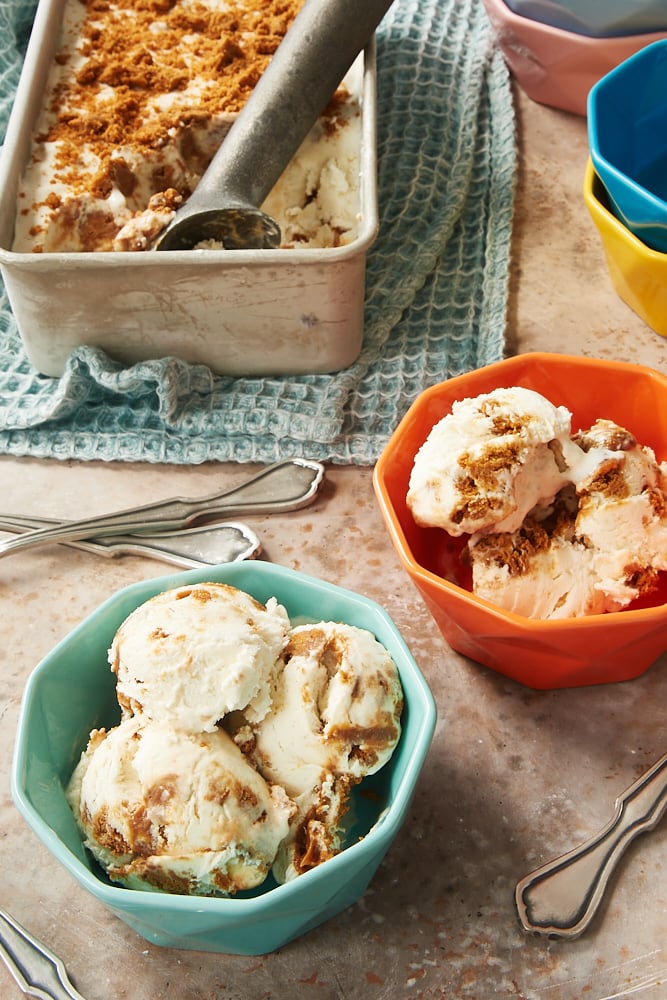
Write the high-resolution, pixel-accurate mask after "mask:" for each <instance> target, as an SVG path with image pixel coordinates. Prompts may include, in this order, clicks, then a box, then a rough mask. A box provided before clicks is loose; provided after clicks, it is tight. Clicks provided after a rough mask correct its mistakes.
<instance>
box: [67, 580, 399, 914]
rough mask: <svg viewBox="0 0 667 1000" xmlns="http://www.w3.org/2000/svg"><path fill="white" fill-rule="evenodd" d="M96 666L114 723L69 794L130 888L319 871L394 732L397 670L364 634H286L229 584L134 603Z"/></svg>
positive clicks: (227, 885)
mask: <svg viewBox="0 0 667 1000" xmlns="http://www.w3.org/2000/svg"><path fill="white" fill-rule="evenodd" d="M109 660H110V663H111V668H112V670H113V671H114V672H115V673H116V675H117V683H116V692H117V697H118V701H119V705H120V707H121V721H120V723H119V724H118V725H117V726H115V727H113V728H111V729H110V730H106V729H95V730H93V731H92V732H91V734H90V737H89V741H88V745H87V747H86V749H85V750H84V752H83V753H82V755H81V758H80V760H79V762H78V764H77V766H76V768H75V770H74V772H73V774H72V776H71V779H70V781H69V784H68V787H67V797H68V801H69V803H70V806H71V808H72V810H73V813H74V816H75V818H76V821H77V824H78V826H79V828H80V830H81V832H82V835H83V838H84V843H85V845H86V847H87V848H88V850H89V851H90V853H91V854H92V855H93V857H94V858H95V859H96V860H97V862H98V863H99V864H100V865H101V867H102V868H103V869H104V870H105V871H106V872H107V874H108V875H109V877H110V878H111V880H112V881H114V882H117V883H119V884H121V885H124V886H126V887H128V888H142V889H149V890H161V891H167V892H177V893H192V894H200V895H233V894H235V893H236V892H239V891H242V890H246V889H253V888H256V887H257V886H260V885H262V883H263V882H264V881H265V880H266V878H267V876H268V874H269V873H272V874H273V877H274V878H275V880H276V881H277V882H279V883H282V882H286V881H289V880H291V879H293V878H295V877H297V876H298V875H300V874H302V873H303V872H304V871H307V870H308V869H310V868H314V867H316V866H317V865H319V864H321V863H322V862H323V861H326V860H327V859H328V858H331V857H333V856H334V855H336V854H337V853H339V852H340V851H341V850H342V849H343V847H344V846H345V821H346V817H347V814H348V810H349V795H350V791H351V790H352V788H353V787H354V786H355V785H356V784H358V783H359V782H361V781H362V780H363V779H364V778H365V777H366V776H367V775H370V774H373V773H375V772H376V771H377V770H379V768H381V767H382V766H383V765H384V764H385V763H386V762H387V761H388V760H389V758H390V757H391V755H392V753H393V751H394V749H395V747H396V745H397V743H398V740H399V738H400V733H401V712H402V707H403V693H402V687H401V682H400V678H399V675H398V669H397V667H396V664H395V663H394V661H393V659H392V657H391V656H390V654H389V652H388V651H387V650H386V649H385V647H384V646H383V645H382V644H381V643H379V642H378V641H377V639H376V638H375V636H373V635H372V634H371V633H370V632H367V631H366V630H364V629H359V628H356V627H353V626H350V625H345V624H343V623H338V622H318V623H315V624H312V625H295V626H292V624H291V622H290V620H289V617H288V615H287V612H286V610H285V609H284V608H283V606H282V605H280V604H279V603H278V600H277V599H276V598H271V599H270V600H269V601H267V603H266V604H261V603H260V602H259V601H256V600H255V599H254V598H253V597H251V596H250V595H249V594H247V593H245V592H244V591H241V590H238V589H237V588H235V587H231V586H228V585H226V584H220V583H198V584H192V585H188V586H184V587H179V588H175V589H172V590H168V591H165V592H163V593H161V594H158V595H156V596H155V597H154V598H152V599H151V600H149V601H147V602H145V603H144V604H142V605H140V606H139V607H138V608H137V609H136V610H135V611H134V612H132V614H130V615H129V616H128V617H127V618H126V619H125V621H124V622H123V623H122V624H121V626H120V627H119V629H118V630H117V633H116V635H115V637H114V639H113V642H112V645H111V648H110V650H109Z"/></svg>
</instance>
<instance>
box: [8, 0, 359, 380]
mask: <svg viewBox="0 0 667 1000" xmlns="http://www.w3.org/2000/svg"><path fill="white" fill-rule="evenodd" d="M64 4H65V0H41V2H40V4H39V7H38V9H37V14H36V17H35V22H34V26H33V31H32V34H31V38H30V42H29V45H28V49H27V52H26V58H25V63H24V68H23V71H22V74H21V78H20V81H19V86H18V89H17V94H16V100H15V103H14V106H13V109H12V113H11V116H10V121H9V124H8V129H7V135H6V139H5V144H4V148H3V153H2V157H1V158H0V272H1V273H2V277H3V279H4V282H5V286H6V289H7V294H8V297H9V301H10V304H11V307H12V310H13V312H14V315H15V317H16V321H17V324H18V328H19V332H20V335H21V338H22V341H23V344H24V346H25V350H26V353H27V355H28V358H29V360H30V362H31V363H32V364H33V365H34V367H35V368H36V369H37V370H38V371H39V372H41V373H42V374H44V375H49V376H59V375H61V374H62V372H63V369H64V365H65V363H66V360H67V357H68V355H69V354H70V352H71V351H72V350H73V349H74V348H76V347H79V346H82V345H91V346H96V347H100V348H102V349H103V350H104V351H106V352H107V353H108V354H109V355H110V356H111V357H112V358H114V359H116V360H117V361H120V362H121V363H123V364H133V363H136V362H139V361H144V360H150V359H155V358H162V357H168V356H172V357H178V358H181V359H183V360H185V361H188V362H190V363H193V364H204V365H207V366H208V367H210V368H211V369H212V370H213V371H214V372H216V373H218V374H222V375H233V376H241V375H250V376H252V375H299V374H315V373H326V372H333V371H338V370H340V369H341V368H345V367H347V366H348V365H350V364H352V362H354V361H355V360H356V358H357V357H358V355H359V352H360V350H361V343H362V338H363V314H364V296H365V270H366V253H367V251H368V248H369V247H370V246H371V244H372V243H373V241H374V239H375V237H376V234H377V227H378V217H377V215H378V213H377V166H376V109H377V98H376V68H375V44H374V42H371V43H370V44H369V46H368V47H367V49H366V50H365V52H364V53H363V54H361V55H360V56H359V60H358V70H359V71H358V73H357V76H358V78H359V89H360V99H361V100H360V103H361V115H362V122H361V145H362V149H361V151H360V178H359V183H360V214H361V219H360V223H359V230H358V234H357V237H356V238H355V239H354V240H353V241H352V242H351V243H349V244H348V245H346V246H341V247H333V248H326V249H312V248H311V249H308V248H304V249H293V250H292V249H283V250H258V251H255V250H244V251H238V250H235V251H215V250H191V251H172V252H168V253H156V252H151V251H148V252H139V253H125V252H122V253H114V252H108V253H106V252H105V253H102V252H94V253H35V254H33V253H16V252H14V251H12V250H11V245H12V239H13V230H14V219H15V212H16V204H17V190H18V187H19V182H20V178H21V175H22V173H23V170H24V167H25V165H26V163H27V160H28V156H29V150H30V136H31V133H32V130H33V126H34V123H35V121H36V119H37V116H38V113H39V109H40V105H41V102H42V96H43V92H44V88H45V86H46V80H47V75H48V72H49V68H50V64H51V61H52V59H53V57H54V54H55V51H56V47H57V44H58V40H59V33H60V25H61V20H62V14H63V9H64Z"/></svg>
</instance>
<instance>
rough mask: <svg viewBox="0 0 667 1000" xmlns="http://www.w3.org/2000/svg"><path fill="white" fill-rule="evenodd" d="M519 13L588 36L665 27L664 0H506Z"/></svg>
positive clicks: (596, 36) (666, 13) (663, 28)
mask: <svg viewBox="0 0 667 1000" xmlns="http://www.w3.org/2000/svg"><path fill="white" fill-rule="evenodd" d="M507 6H508V7H509V8H510V10H513V11H514V13H515V14H519V15H521V17H529V18H531V19H532V20H533V21H540V22H541V23H542V24H550V25H551V26H552V27H553V28H560V29H561V30H563V31H574V32H576V33H577V34H580V35H589V36H590V37H591V38H613V37H615V36H619V35H641V34H650V33H652V32H654V31H665V29H667V5H666V4H665V0H507Z"/></svg>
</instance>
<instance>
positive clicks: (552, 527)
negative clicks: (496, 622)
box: [468, 510, 607, 619]
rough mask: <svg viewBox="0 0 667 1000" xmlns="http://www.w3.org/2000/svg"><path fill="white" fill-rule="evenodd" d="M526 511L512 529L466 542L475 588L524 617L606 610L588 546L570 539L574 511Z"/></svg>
mask: <svg viewBox="0 0 667 1000" xmlns="http://www.w3.org/2000/svg"><path fill="white" fill-rule="evenodd" d="M541 513H542V512H539V513H538V514H537V515H530V516H529V517H527V518H526V520H525V521H524V523H523V525H522V526H521V527H520V528H518V529H517V530H516V531H513V532H497V533H496V532H492V533H490V534H488V535H477V536H475V537H473V538H471V539H470V541H469V542H468V556H469V559H470V564H471V567H472V585H473V592H474V593H475V594H476V595H477V596H478V597H481V598H483V599H484V600H487V601H491V602H492V603H493V604H496V605H498V606H499V607H501V608H503V609H504V610H505V611H512V612H514V613H515V614H519V615H523V616H524V617H527V618H540V619H548V618H554V619H556V618H573V617H577V616H579V615H583V614H598V613H601V612H603V611H605V610H607V606H606V599H605V595H604V594H603V593H602V592H601V591H599V590H597V589H596V583H597V578H596V575H595V571H594V566H593V555H594V553H593V552H592V550H591V549H589V548H587V547H586V546H585V545H584V544H583V543H582V542H580V541H577V540H575V539H574V537H573V536H574V523H575V516H576V512H573V513H572V514H568V513H567V512H566V511H565V510H560V512H559V514H558V515H554V514H551V513H550V514H549V515H548V516H546V517H545V518H544V519H542V518H541V517H540V514H541Z"/></svg>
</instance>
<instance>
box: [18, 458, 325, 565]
mask: <svg viewBox="0 0 667 1000" xmlns="http://www.w3.org/2000/svg"><path fill="white" fill-rule="evenodd" d="M323 478H324V466H323V465H321V464H320V463H319V462H311V461H308V460H306V459H300V458H295V459H285V460H283V461H282V462H276V463H275V464H274V465H270V466H268V468H266V469H264V470H263V471H262V472H260V473H258V474H257V475H256V476H253V477H252V478H251V479H248V480H246V482H245V483H241V484H240V485H239V486H235V487H233V488H232V489H229V490H225V491H223V492H221V493H217V494H214V495H212V496H209V497H201V498H199V499H186V498H183V497H175V498H173V499H170V500H162V501H159V502H158V503H152V504H147V505H145V506H143V507H134V508H130V509H129V510H123V511H119V512H117V513H115V514H105V515H102V516H99V517H89V518H86V519H85V520H80V521H67V522H61V523H59V524H57V525H55V526H52V527H48V528H39V529H37V530H36V531H28V532H26V533H25V534H24V535H20V536H19V537H18V538H11V539H8V540H6V541H3V542H0V557H2V556H5V555H11V554H12V553H14V552H18V551H20V550H22V549H26V548H31V547H35V546H37V545H47V544H51V543H52V542H64V541H75V540H78V539H81V538H95V537H96V536H101V535H106V536H109V535H127V534H128V533H131V534H142V535H144V534H151V533H154V532H156V531H173V530H176V529H178V528H186V527H188V525H191V524H193V523H194V522H195V521H197V520H198V519H199V518H202V517H207V518H213V517H216V516H219V515H225V516H229V515H231V514H239V513H241V512H244V513H254V514H272V513H282V512H285V511H291V510H298V509H300V508H301V507H305V506H306V504H308V503H310V502H311V501H312V500H313V499H314V498H315V496H316V494H317V491H318V490H319V487H320V484H321V482H322V479H323Z"/></svg>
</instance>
